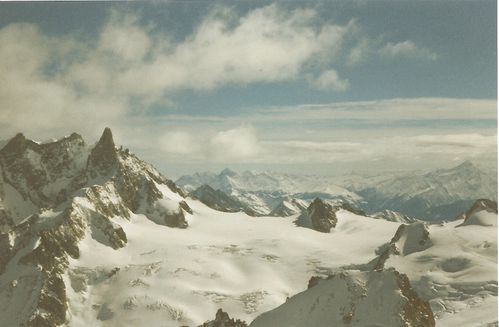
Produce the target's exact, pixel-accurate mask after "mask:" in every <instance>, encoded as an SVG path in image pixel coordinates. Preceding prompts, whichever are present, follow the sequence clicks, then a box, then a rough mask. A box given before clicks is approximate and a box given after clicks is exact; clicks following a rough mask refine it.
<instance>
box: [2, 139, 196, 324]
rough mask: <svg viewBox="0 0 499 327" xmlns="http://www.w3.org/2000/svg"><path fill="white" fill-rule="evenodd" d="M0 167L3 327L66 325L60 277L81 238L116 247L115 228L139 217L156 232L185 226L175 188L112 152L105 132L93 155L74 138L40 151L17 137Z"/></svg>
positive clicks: (121, 239) (120, 235)
mask: <svg viewBox="0 0 499 327" xmlns="http://www.w3.org/2000/svg"><path fill="white" fill-rule="evenodd" d="M82 158H85V159H82ZM0 168H1V172H2V176H3V180H2V192H1V194H0V195H1V198H0V203H1V204H2V216H3V217H4V218H5V219H3V222H4V225H3V227H2V229H3V233H1V234H0V244H1V247H0V315H1V316H2V323H4V324H5V325H7V326H19V325H23V326H56V325H60V324H62V323H64V322H65V321H66V319H67V317H66V313H67V308H68V289H69V284H68V283H67V282H66V281H65V274H66V273H67V271H68V269H69V265H70V260H71V259H78V258H79V257H80V255H81V249H80V241H81V240H82V239H84V238H85V237H87V238H91V239H92V240H93V241H94V242H96V243H98V244H101V245H102V246H103V247H107V248H109V249H113V251H114V250H116V249H119V248H122V247H124V246H125V245H126V244H127V241H128V239H127V235H126V233H125V231H124V230H123V228H122V227H121V226H120V222H121V221H126V220H128V219H130V217H131V215H133V214H139V213H140V214H143V215H144V217H147V219H149V221H151V222H152V221H154V222H155V223H156V224H159V225H164V226H171V227H181V228H185V227H187V222H186V221H185V215H184V214H185V213H187V212H191V210H190V208H189V207H188V206H187V204H186V203H185V202H184V201H183V197H182V196H181V191H180V189H178V188H176V186H175V184H174V183H173V182H171V181H169V180H167V179H166V178H164V177H163V176H161V174H159V173H158V172H157V171H156V170H155V169H154V168H153V167H151V166H150V165H148V164H146V163H144V162H142V161H140V160H139V159H138V158H137V157H135V156H134V155H132V154H130V153H129V152H128V151H127V150H122V149H118V148H116V147H115V145H114V141H113V138H112V134H111V131H110V130H109V129H106V130H105V131H104V133H103V135H102V137H101V138H100V140H99V142H97V143H96V144H95V146H93V147H91V149H87V148H86V147H85V144H84V142H83V140H82V139H81V137H80V136H79V135H77V134H72V135H71V136H69V137H66V138H63V139H61V140H59V141H54V142H51V143H45V144H38V143H35V142H33V141H31V140H27V139H26V138H25V137H24V136H23V135H22V134H18V135H17V136H16V137H14V138H13V139H12V140H11V141H9V143H7V145H6V146H5V147H4V148H3V149H2V150H1V151H0ZM20 198H22V201H19V199H20ZM16 200H17V201H16ZM25 203H27V204H29V206H28V209H29V210H26V209H25V210H24V211H23V210H21V209H20V208H21V207H22V206H23V205H24V204H25Z"/></svg>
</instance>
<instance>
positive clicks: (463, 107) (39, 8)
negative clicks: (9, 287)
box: [0, 0, 497, 177]
mask: <svg viewBox="0 0 499 327" xmlns="http://www.w3.org/2000/svg"><path fill="white" fill-rule="evenodd" d="M496 33H497V8H496V2H495V1H483V0H478V1H369V2H368V1H362V0H358V1H302V2H301V1H274V2H270V1H237V2H229V1H162V2H147V3H144V2H28V3H23V2H1V3H0V139H4V140H7V139H9V138H11V137H12V136H13V135H15V134H16V133H17V132H23V133H24V134H25V135H26V136H27V137H30V138H32V139H35V140H40V141H45V140H49V139H52V138H60V137H61V136H63V135H68V134H70V133H71V132H73V131H75V132H77V133H80V134H82V135H83V136H84V137H85V139H86V140H87V142H88V143H89V144H92V143H94V142H96V140H97V139H98V137H99V135H100V133H102V130H103V129H104V127H106V126H109V127H111V129H112V130H113V134H114V136H115V141H116V143H118V144H122V145H124V146H125V147H128V148H130V150H131V151H132V152H134V153H136V154H137V155H139V157H141V158H143V159H144V160H146V161H148V162H151V163H152V164H154V165H155V166H156V167H157V168H158V169H159V170H160V171H162V172H163V173H165V174H166V175H167V176H170V177H179V176H180V175H182V174H188V173H193V172H195V171H217V170H221V169H223V168H225V167H231V168H232V169H235V170H243V169H254V170H263V169H271V170H277V171H286V172H295V173H296V172H301V173H307V174H327V175H334V174H339V173H344V172H349V171H378V170H400V169H434V168H441V167H450V166H454V165H457V164H459V163H460V162H462V161H464V160H472V161H473V162H475V163H477V164H478V165H481V166H483V167H487V168H488V169H490V168H492V169H496V167H497V36H496V35H497V34H496Z"/></svg>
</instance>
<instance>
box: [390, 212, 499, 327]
mask: <svg viewBox="0 0 499 327" xmlns="http://www.w3.org/2000/svg"><path fill="white" fill-rule="evenodd" d="M495 219H497V215H495ZM461 222H462V221H455V222H452V223H447V224H443V225H430V226H429V237H430V240H431V246H430V247H428V248H426V249H424V250H422V251H419V252H414V253H411V254H408V255H406V256H390V258H389V259H388V260H387V262H386V263H385V268H386V267H394V268H395V269H397V270H398V271H400V272H402V273H405V274H407V275H408V277H409V279H410V280H411V283H412V285H413V287H414V288H415V290H416V291H417V292H418V294H419V295H420V296H422V297H423V298H424V299H426V300H429V301H430V304H431V306H432V310H433V312H434V314H435V316H436V318H437V326H444V327H446V326H449V327H451V326H481V325H480V324H479V322H480V321H482V319H476V315H475V314H473V312H475V313H476V312H477V311H478V310H483V312H484V316H483V319H488V320H487V321H488V322H492V321H494V320H493V319H492V318H493V317H494V316H495V320H497V310H492V312H491V308H492V304H491V303H495V306H497V229H496V228H495V227H485V226H476V225H468V226H461V227H456V226H457V225H459V224H460V223H461ZM469 312H471V313H472V314H470V315H469V314H468V313H469ZM489 318H490V319H489ZM456 322H466V323H462V324H461V323H459V324H455V323H456ZM482 325H483V324H482Z"/></svg>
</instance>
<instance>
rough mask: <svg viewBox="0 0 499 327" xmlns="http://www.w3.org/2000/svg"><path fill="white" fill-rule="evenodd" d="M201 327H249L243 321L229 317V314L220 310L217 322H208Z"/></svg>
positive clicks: (217, 314) (216, 318) (216, 316)
mask: <svg viewBox="0 0 499 327" xmlns="http://www.w3.org/2000/svg"><path fill="white" fill-rule="evenodd" d="M199 327H248V325H247V324H246V323H245V322H244V321H242V320H239V319H237V320H235V319H234V318H231V317H229V314H228V313H227V312H225V311H223V310H222V309H218V311H217V313H216V315H215V320H211V321H207V322H205V323H204V324H202V325H200V326H199Z"/></svg>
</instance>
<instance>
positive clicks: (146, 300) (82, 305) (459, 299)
mask: <svg viewBox="0 0 499 327" xmlns="http://www.w3.org/2000/svg"><path fill="white" fill-rule="evenodd" d="M186 202H187V203H188V204H189V206H190V207H191V208H192V209H193V212H194V213H193V214H192V215H189V216H188V217H187V220H188V223H189V228H187V229H172V228H168V227H165V226H160V225H157V224H155V223H154V222H152V221H150V220H149V219H147V218H146V217H144V216H143V215H132V217H131V220H130V221H127V220H124V219H120V218H116V220H117V221H118V222H119V224H120V225H121V226H122V227H123V229H124V231H125V232H126V234H127V237H128V244H127V245H126V246H125V247H124V248H121V249H119V250H113V249H111V248H110V247H107V246H104V245H102V244H101V243H98V242H96V241H95V240H93V239H92V238H91V237H90V236H87V237H86V238H85V239H84V240H83V241H82V242H81V243H80V251H81V257H80V259H78V260H73V259H72V260H71V264H70V269H69V273H68V276H66V278H67V280H68V283H67V285H71V286H72V287H71V288H68V293H69V294H68V295H69V299H70V301H69V316H70V319H69V325H71V326H88V325H102V326H123V325H128V326H132V325H135V326H139V325H140V326H142V325H150V326H182V325H188V326H196V325H199V324H202V323H203V322H205V321H207V320H210V319H213V317H214V313H215V312H216V310H217V309H218V308H223V309H224V310H225V311H227V312H229V313H230V315H231V316H233V317H236V318H239V319H243V320H245V321H247V322H248V323H249V322H251V321H252V320H254V319H255V318H256V317H257V316H259V315H260V314H262V313H264V312H267V311H269V310H272V309H274V308H276V307H278V306H279V305H281V304H283V303H284V302H285V301H286V298H288V297H291V296H293V295H295V294H297V293H299V292H302V291H304V290H305V289H306V288H307V283H308V280H309V279H310V277H311V276H318V275H319V276H320V275H322V276H325V275H327V274H329V273H331V272H333V271H335V270H337V269H339V268H340V267H342V266H349V265H352V264H363V263H367V262H368V261H370V260H371V259H373V258H374V257H375V253H374V250H375V249H376V248H378V247H379V246H381V245H382V244H384V243H386V242H388V241H390V239H391V238H392V237H393V235H394V234H395V231H396V230H397V228H398V227H399V225H400V224H399V223H395V222H389V221H384V220H378V219H372V218H368V217H363V216H357V215H355V214H353V213H351V212H348V211H345V210H341V211H339V212H338V213H337V216H338V224H337V226H336V228H334V229H332V231H331V233H319V232H316V231H314V230H311V229H308V228H302V227H298V226H296V225H295V222H294V221H295V220H296V218H297V215H295V216H292V217H287V218H280V217H279V218H276V217H259V218H255V217H249V216H247V215H246V214H244V213H222V212H218V211H214V210H212V209H210V208H208V207H206V206H205V205H204V204H202V203H200V202H198V201H195V200H191V199H187V200H186ZM458 223H459V222H455V223H449V224H446V225H444V226H439V225H432V226H431V227H430V239H431V241H432V246H431V247H429V248H428V249H425V250H424V251H420V252H414V253H411V254H409V255H406V256H391V257H390V258H389V259H388V261H387V262H386V264H385V267H395V268H396V269H397V270H398V271H400V272H402V273H405V274H407V275H408V276H409V279H410V280H411V282H412V284H413V287H414V288H415V289H416V291H417V292H418V294H419V295H420V296H422V297H423V298H424V299H426V300H430V304H431V306H432V309H433V310H434V313H435V316H436V318H437V326H457V325H460V326H486V324H487V323H491V322H494V321H496V320H497V310H496V305H497V269H496V265H497V242H496V240H497V233H496V230H495V228H490V227H485V226H462V227H458V228H456V227H455V226H456V225H457V224H458ZM118 269H119V270H118ZM479 312H481V313H480V314H479Z"/></svg>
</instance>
